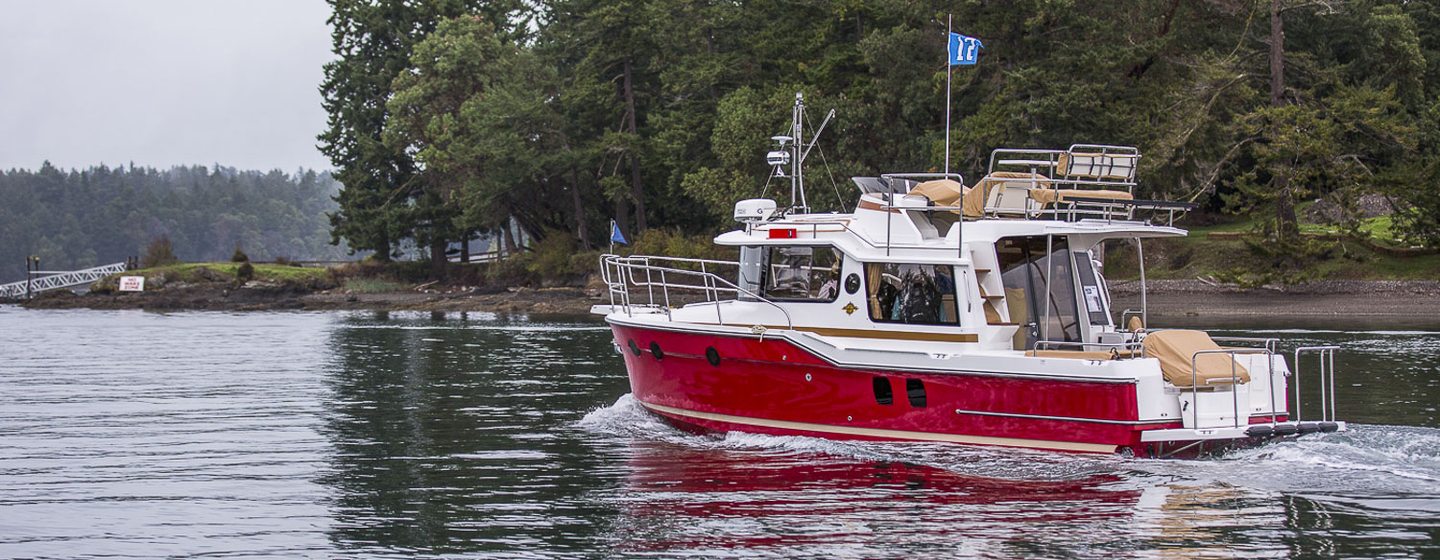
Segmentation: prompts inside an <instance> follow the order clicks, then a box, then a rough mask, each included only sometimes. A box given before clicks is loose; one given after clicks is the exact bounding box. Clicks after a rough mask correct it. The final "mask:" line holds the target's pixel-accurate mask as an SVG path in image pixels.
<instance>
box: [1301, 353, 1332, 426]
mask: <svg viewBox="0 0 1440 560" xmlns="http://www.w3.org/2000/svg"><path fill="white" fill-rule="evenodd" d="M1339 349H1340V347H1339V346H1301V347H1299V348H1296V349H1295V421H1296V422H1300V421H1301V420H1302V417H1301V406H1300V356H1301V355H1302V354H1307V353H1309V354H1317V355H1318V357H1319V358H1320V379H1319V383H1320V421H1321V422H1334V421H1335V420H1336V418H1337V416H1336V414H1335V351H1336V350H1339ZM1326 377H1329V379H1330V382H1329V391H1328V392H1327V391H1326V382H1325V379H1326ZM1327 397H1328V398H1327ZM1327 405H1328V410H1327Z"/></svg>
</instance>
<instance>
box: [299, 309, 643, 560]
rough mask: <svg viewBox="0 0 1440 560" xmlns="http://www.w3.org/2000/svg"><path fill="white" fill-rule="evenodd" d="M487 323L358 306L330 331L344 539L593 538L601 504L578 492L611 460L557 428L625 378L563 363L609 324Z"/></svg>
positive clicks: (513, 544)
mask: <svg viewBox="0 0 1440 560" xmlns="http://www.w3.org/2000/svg"><path fill="white" fill-rule="evenodd" d="M478 319H481V320H482V321H483V322H475V321H472V320H471V315H468V314H452V315H449V316H447V315H446V314H444V313H437V314H424V315H420V314H392V315H391V316H389V317H385V316H380V317H372V316H367V315H355V316H350V317H347V318H346V319H344V320H343V321H342V322H341V323H340V325H339V326H338V328H336V329H334V331H333V332H332V340H331V344H330V346H331V348H332V349H333V350H334V352H335V359H334V360H333V362H332V366H331V372H330V374H329V376H328V383H329V385H330V386H331V387H332V389H333V397H332V398H331V399H329V400H328V401H327V402H326V406H325V408H326V425H327V430H326V431H327V434H328V435H329V436H330V437H331V438H332V440H333V442H334V446H335V448H336V453H335V455H334V456H333V458H332V468H331V469H330V472H328V473H327V474H326V475H325V476H324V477H323V478H322V481H323V482H324V483H325V484H328V485H331V486H333V487H335V488H336V489H338V490H340V492H339V497H338V498H337V499H336V502H335V506H334V507H335V517H336V520H337V523H336V525H335V526H334V529H333V530H332V531H331V539H332V541H333V542H335V543H336V544H337V545H338V546H341V547H343V548H356V547H359V548H374V547H378V548H380V549H384V550H390V551H428V552H460V551H468V550H511V551H514V550H523V549H526V548H530V547H544V548H549V549H554V550H560V549H573V548H576V547H578V546H581V545H580V544H579V543H583V542H587V541H589V540H590V539H591V538H593V533H594V530H593V519H594V518H595V513H596V511H595V509H596V505H595V504H590V503H587V502H584V501H580V500H577V499H576V496H578V495H581V494H583V493H584V490H585V489H588V488H591V487H593V485H594V484H595V483H596V482H597V478H596V476H595V472H594V471H596V470H600V469H597V468H596V467H597V466H598V465H596V463H597V462H598V461H599V460H600V458H598V457H596V456H595V455H594V454H593V453H588V452H586V450H585V449H584V446H583V444H581V445H577V442H574V441H571V440H569V439H567V438H563V437H560V434H559V432H563V431H564V426H565V424H566V423H567V422H569V421H572V420H573V419H574V418H576V417H578V416H579V415H583V414H584V412H585V411H586V410H587V408H588V407H589V406H590V403H591V402H592V399H593V396H594V391H595V390H596V389H597V388H598V387H605V388H607V389H610V390H614V389H616V388H618V387H617V386H616V378H615V377H614V376H613V372H606V373H607V374H611V375H606V376H604V377H603V378H602V377H601V376H600V375H598V374H597V372H591V371H585V370H584V369H585V367H586V366H583V365H581V366H579V368H580V371H576V370H573V369H569V368H568V367H560V368H556V367H553V365H554V364H557V363H566V364H570V366H571V367H573V366H575V365H576V364H584V363H586V362H589V360H586V359H581V360H575V359H574V358H575V357H576V356H577V355H578V356H604V355H605V353H607V352H609V345H608V342H606V340H607V339H606V338H605V337H604V336H595V335H596V334H599V335H604V334H605V333H604V332H603V331H602V328H601V327H597V326H594V325H547V324H536V323H526V322H511V321H506V320H502V319H497V318H495V317H493V316H484V315H482V316H480V317H478ZM577 334H578V335H579V336H577ZM589 363H591V364H593V363H594V362H589ZM592 367H593V366H592ZM618 382H619V384H620V385H619V386H621V387H623V383H624V378H623V377H620V378H619V380H618Z"/></svg>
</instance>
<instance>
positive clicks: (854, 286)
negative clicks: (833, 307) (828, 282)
mask: <svg viewBox="0 0 1440 560" xmlns="http://www.w3.org/2000/svg"><path fill="white" fill-rule="evenodd" d="M858 291H860V275H859V274H854V273H851V274H850V275H849V276H846V277H845V293H847V294H850V295H852V296H853V295H855V292H858Z"/></svg>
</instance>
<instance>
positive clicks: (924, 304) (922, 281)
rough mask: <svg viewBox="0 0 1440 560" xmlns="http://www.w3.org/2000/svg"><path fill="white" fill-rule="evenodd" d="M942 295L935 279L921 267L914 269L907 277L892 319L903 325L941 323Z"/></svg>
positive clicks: (896, 302) (891, 315)
mask: <svg viewBox="0 0 1440 560" xmlns="http://www.w3.org/2000/svg"><path fill="white" fill-rule="evenodd" d="M940 293H941V292H940V288H939V286H937V285H936V282H935V278H933V277H931V276H930V275H929V274H927V271H925V270H924V269H922V268H920V267H914V268H912V269H911V270H910V271H909V272H908V273H907V274H906V275H905V278H904V287H903V288H902V289H901V290H900V296H899V297H898V298H896V300H895V304H894V305H895V307H894V309H893V310H892V311H891V314H890V319H891V320H893V321H900V322H902V323H922V324H934V323H938V322H940V300H941V298H940Z"/></svg>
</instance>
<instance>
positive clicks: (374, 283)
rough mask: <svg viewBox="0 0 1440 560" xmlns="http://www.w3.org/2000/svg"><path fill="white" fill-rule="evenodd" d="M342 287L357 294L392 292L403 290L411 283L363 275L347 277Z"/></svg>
mask: <svg viewBox="0 0 1440 560" xmlns="http://www.w3.org/2000/svg"><path fill="white" fill-rule="evenodd" d="M340 287H341V288H343V289H345V290H346V291H349V292H352V293H356V294H383V293H390V292H403V291H405V290H407V289H409V288H410V286H409V285H407V284H402V283H400V282H396V281H394V280H387V279H384V278H361V277H352V278H346V279H345V281H344V282H343V283H341V285H340Z"/></svg>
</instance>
